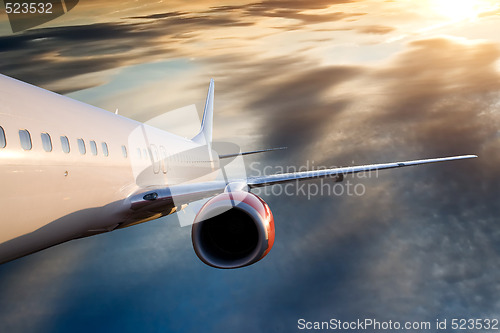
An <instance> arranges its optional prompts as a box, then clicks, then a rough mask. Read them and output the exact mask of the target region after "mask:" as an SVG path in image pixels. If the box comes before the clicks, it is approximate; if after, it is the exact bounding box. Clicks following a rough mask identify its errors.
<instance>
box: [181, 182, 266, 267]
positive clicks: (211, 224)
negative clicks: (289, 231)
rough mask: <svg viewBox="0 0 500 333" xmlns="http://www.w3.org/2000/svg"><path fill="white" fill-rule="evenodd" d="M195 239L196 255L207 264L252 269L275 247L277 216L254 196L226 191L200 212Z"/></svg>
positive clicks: (196, 219) (211, 200)
mask: <svg viewBox="0 0 500 333" xmlns="http://www.w3.org/2000/svg"><path fill="white" fill-rule="evenodd" d="M191 238H192V241H193V247H194V251H195V252H196V255H197V256H198V258H200V259H201V261H203V262H204V263H205V264H207V265H210V266H212V267H216V268H239V267H244V266H248V265H251V264H253V263H256V262H257V261H259V260H261V259H262V258H264V257H265V256H266V255H267V254H268V253H269V251H270V250H271V248H272V247H273V244H274V219H273V214H272V213H271V210H270V209H269V206H268V205H267V204H266V203H265V201H264V200H262V199H261V198H259V197H258V196H256V195H255V194H253V193H249V192H244V191H236V192H225V193H222V194H219V195H217V196H215V197H213V198H212V199H210V200H209V201H207V203H206V204H205V205H204V206H203V207H202V208H201V210H200V211H199V212H198V214H197V215H196V218H195V220H194V224H193V228H192V230H191Z"/></svg>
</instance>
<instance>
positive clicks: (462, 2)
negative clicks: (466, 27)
mask: <svg viewBox="0 0 500 333" xmlns="http://www.w3.org/2000/svg"><path fill="white" fill-rule="evenodd" d="M430 6H431V7H432V8H433V9H434V10H435V11H436V12H437V13H439V14H440V15H443V16H445V17H448V18H449V19H452V20H456V21H462V20H474V19H476V18H477V17H478V16H479V14H481V13H482V12H485V11H488V10H491V8H492V7H494V6H493V4H492V2H491V1H487V0H430Z"/></svg>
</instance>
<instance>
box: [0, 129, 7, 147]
mask: <svg viewBox="0 0 500 333" xmlns="http://www.w3.org/2000/svg"><path fill="white" fill-rule="evenodd" d="M6 144H7V142H6V141H5V132H4V131H3V128H2V126H0V148H5V145H6Z"/></svg>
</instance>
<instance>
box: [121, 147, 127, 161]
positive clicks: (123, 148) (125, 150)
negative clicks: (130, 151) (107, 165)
mask: <svg viewBox="0 0 500 333" xmlns="http://www.w3.org/2000/svg"><path fill="white" fill-rule="evenodd" d="M122 154H123V157H125V158H127V147H125V146H122Z"/></svg>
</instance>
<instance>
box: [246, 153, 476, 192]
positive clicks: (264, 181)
mask: <svg viewBox="0 0 500 333" xmlns="http://www.w3.org/2000/svg"><path fill="white" fill-rule="evenodd" d="M476 157H477V156H476V155H462V156H451V157H442V158H431V159H425V160H414V161H405V162H392V163H382V164H368V165H360V166H352V167H343V168H335V169H324V170H314V171H303V172H293V173H283V174H276V175H269V176H261V177H253V178H249V179H248V180H247V184H248V186H249V187H250V188H253V187H262V186H268V185H274V184H281V183H286V182H290V181H294V180H306V179H313V178H326V177H332V176H338V175H347V174H354V173H358V172H370V171H376V170H384V169H394V168H402V167H407V166H413V165H420V164H428V163H436V162H445V161H454V160H462V159H468V158H476Z"/></svg>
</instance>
